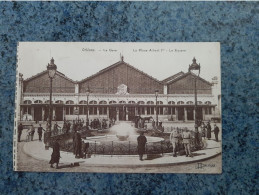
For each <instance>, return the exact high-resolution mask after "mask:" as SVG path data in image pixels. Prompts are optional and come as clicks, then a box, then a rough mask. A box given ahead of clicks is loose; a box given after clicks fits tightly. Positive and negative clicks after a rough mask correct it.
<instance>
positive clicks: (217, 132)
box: [214, 124, 219, 142]
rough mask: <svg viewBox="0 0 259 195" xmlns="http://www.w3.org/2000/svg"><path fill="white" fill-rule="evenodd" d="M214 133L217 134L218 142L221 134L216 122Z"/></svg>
mask: <svg viewBox="0 0 259 195" xmlns="http://www.w3.org/2000/svg"><path fill="white" fill-rule="evenodd" d="M214 134H215V138H216V142H218V141H219V138H218V136H219V127H218V126H217V125H216V124H215V125H214Z"/></svg>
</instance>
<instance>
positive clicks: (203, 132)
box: [201, 122, 206, 139]
mask: <svg viewBox="0 0 259 195" xmlns="http://www.w3.org/2000/svg"><path fill="white" fill-rule="evenodd" d="M201 135H202V137H203V138H204V139H205V138H206V125H205V124H204V122H202V124H201Z"/></svg>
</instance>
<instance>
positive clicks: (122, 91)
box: [116, 84, 129, 95]
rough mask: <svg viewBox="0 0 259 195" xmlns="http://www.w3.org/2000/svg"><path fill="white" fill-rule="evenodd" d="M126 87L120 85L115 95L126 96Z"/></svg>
mask: <svg viewBox="0 0 259 195" xmlns="http://www.w3.org/2000/svg"><path fill="white" fill-rule="evenodd" d="M128 94H129V93H128V87H127V85H124V84H121V85H119V86H118V87H117V93H116V95H128Z"/></svg>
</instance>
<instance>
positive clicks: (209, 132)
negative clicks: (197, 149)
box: [207, 121, 211, 140]
mask: <svg viewBox="0 0 259 195" xmlns="http://www.w3.org/2000/svg"><path fill="white" fill-rule="evenodd" d="M207 138H208V139H209V140H210V138H211V126H210V121H208V123H207Z"/></svg>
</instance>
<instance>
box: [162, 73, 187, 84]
mask: <svg viewBox="0 0 259 195" xmlns="http://www.w3.org/2000/svg"><path fill="white" fill-rule="evenodd" d="M182 75H184V72H183V71H181V72H178V73H177V74H174V75H173V76H170V77H168V78H166V79H164V80H162V82H163V83H164V84H167V83H169V82H171V81H173V80H175V79H176V78H178V77H180V76H182Z"/></svg>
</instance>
